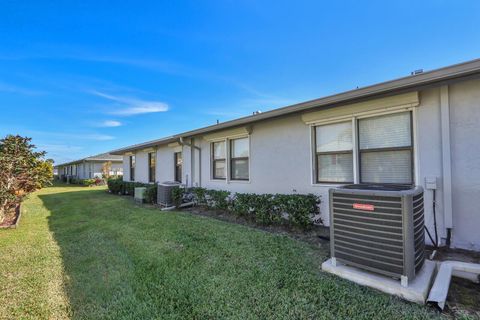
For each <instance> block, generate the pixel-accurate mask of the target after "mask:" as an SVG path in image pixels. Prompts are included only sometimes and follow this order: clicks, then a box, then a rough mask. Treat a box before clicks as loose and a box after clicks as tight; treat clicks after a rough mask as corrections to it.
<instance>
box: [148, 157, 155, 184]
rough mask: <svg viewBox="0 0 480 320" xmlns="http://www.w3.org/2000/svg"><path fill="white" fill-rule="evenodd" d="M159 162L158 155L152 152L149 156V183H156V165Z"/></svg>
mask: <svg viewBox="0 0 480 320" xmlns="http://www.w3.org/2000/svg"><path fill="white" fill-rule="evenodd" d="M156 162H157V154H156V153H155V152H150V153H149V154H148V181H149V182H155V165H156Z"/></svg>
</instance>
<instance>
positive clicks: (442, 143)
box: [112, 60, 480, 250]
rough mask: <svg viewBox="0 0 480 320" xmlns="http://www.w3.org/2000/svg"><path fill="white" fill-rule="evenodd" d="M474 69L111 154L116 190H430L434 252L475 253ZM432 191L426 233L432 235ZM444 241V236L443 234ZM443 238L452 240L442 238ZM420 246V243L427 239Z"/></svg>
mask: <svg viewBox="0 0 480 320" xmlns="http://www.w3.org/2000/svg"><path fill="white" fill-rule="evenodd" d="M478 137H480V60H474V61H470V62H466V63H462V64H457V65H453V66H449V67H446V68H441V69H437V70H434V71H430V72H424V73H420V74H415V75H412V76H408V77H405V78H401V79H397V80H393V81H387V82H384V83H380V84H376V85H372V86H368V87H364V88H359V89H356V90H352V91H347V92H344V93H340V94H336V95H332V96H328V97H325V98H321V99H317V100H312V101H308V102H304V103H299V104H296V105H292V106H288V107H284V108H280V109H276V110H272V111H268V112H264V113H256V114H254V115H252V116H248V117H244V118H240V119H237V120H232V121H228V122H224V123H220V124H216V125H212V126H209V127H205V128H201V129H197V130H193V131H189V132H185V133H181V134H177V135H174V136H171V137H167V138H163V139H160V140H154V141H150V142H145V143H141V144H137V145H133V146H130V147H126V148H122V149H119V150H115V151H114V152H112V154H117V155H122V156H123V166H124V180H126V181H141V182H162V181H169V180H177V181H181V182H182V183H184V184H185V185H187V186H201V187H204V188H212V189H223V190H230V191H233V192H251V193H252V192H254V193H315V194H318V195H321V197H322V204H321V213H322V218H323V221H324V223H325V225H327V226H328V225H329V214H328V213H329V199H328V190H329V189H330V188H331V187H334V186H338V185H341V184H345V183H377V184H386V183H395V184H408V185H421V186H424V187H425V186H426V184H425V181H426V179H430V180H433V181H434V182H436V184H437V190H436V217H437V222H438V232H439V237H440V238H441V241H442V244H445V243H446V242H448V241H449V240H451V246H452V247H458V248H465V249H471V250H480V232H479V231H478V226H480V210H479V209H478V205H477V200H478V198H479V197H480V139H478ZM433 205H434V204H433V190H426V191H425V219H426V221H425V223H426V226H427V228H428V229H429V230H430V231H431V232H433V210H432V208H433ZM450 231H451V232H450ZM449 234H450V235H451V236H449ZM427 241H428V239H427Z"/></svg>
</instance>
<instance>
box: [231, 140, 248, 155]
mask: <svg viewBox="0 0 480 320" xmlns="http://www.w3.org/2000/svg"><path fill="white" fill-rule="evenodd" d="M243 157H248V138H242V139H235V140H232V158H243Z"/></svg>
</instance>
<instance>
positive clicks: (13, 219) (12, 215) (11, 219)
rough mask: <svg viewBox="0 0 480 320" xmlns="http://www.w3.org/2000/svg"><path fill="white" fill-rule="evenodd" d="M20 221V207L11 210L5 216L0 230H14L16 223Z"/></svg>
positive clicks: (0, 224)
mask: <svg viewBox="0 0 480 320" xmlns="http://www.w3.org/2000/svg"><path fill="white" fill-rule="evenodd" d="M19 220H20V205H18V206H17V207H15V208H14V209H12V210H11V211H10V212H8V213H7V216H6V217H5V219H4V220H3V222H2V223H0V229H7V228H16V227H17V224H18V221H19Z"/></svg>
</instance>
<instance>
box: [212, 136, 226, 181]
mask: <svg viewBox="0 0 480 320" xmlns="http://www.w3.org/2000/svg"><path fill="white" fill-rule="evenodd" d="M226 151H227V150H226V148H225V141H220V142H213V143H212V178H213V179H222V180H224V179H226V177H227V174H226V171H227V168H226V161H225V159H226Z"/></svg>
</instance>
